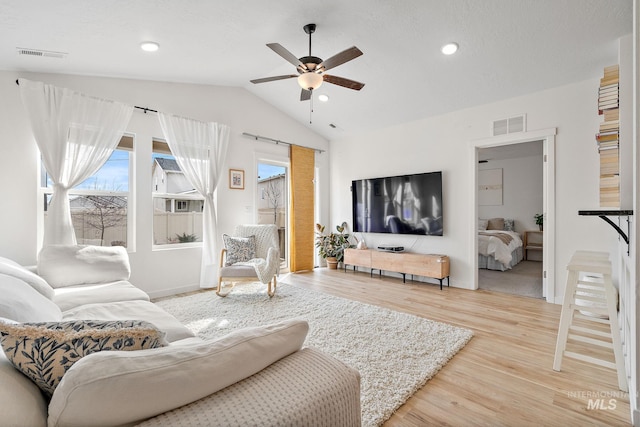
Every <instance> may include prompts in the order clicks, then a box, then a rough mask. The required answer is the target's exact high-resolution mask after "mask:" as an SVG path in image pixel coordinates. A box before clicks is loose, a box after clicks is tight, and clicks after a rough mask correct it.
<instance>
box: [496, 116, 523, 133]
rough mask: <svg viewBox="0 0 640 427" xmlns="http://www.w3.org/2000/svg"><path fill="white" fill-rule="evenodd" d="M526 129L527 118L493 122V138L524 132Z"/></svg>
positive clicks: (521, 117)
mask: <svg viewBox="0 0 640 427" xmlns="http://www.w3.org/2000/svg"><path fill="white" fill-rule="evenodd" d="M526 127H527V116H526V115H525V114H522V115H520V116H513V117H509V118H507V119H500V120H494V121H493V136H498V135H506V134H508V133H515V132H524V131H525V130H526Z"/></svg>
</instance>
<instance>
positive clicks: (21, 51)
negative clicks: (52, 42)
mask: <svg viewBox="0 0 640 427" xmlns="http://www.w3.org/2000/svg"><path fill="white" fill-rule="evenodd" d="M16 51H17V52H18V55H27V56H42V57H45V58H57V59H64V58H66V57H67V53H65V52H54V51H51V50H41V49H26V48H23V47H17V48H16Z"/></svg>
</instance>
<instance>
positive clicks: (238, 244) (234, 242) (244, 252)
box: [222, 234, 256, 267]
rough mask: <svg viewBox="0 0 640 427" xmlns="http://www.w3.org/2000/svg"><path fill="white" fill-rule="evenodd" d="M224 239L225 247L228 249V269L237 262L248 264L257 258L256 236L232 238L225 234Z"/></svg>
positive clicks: (226, 264) (226, 263)
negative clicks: (247, 262)
mask: <svg viewBox="0 0 640 427" xmlns="http://www.w3.org/2000/svg"><path fill="white" fill-rule="evenodd" d="M222 239H223V240H224V247H225V248H226V249H227V258H226V262H225V266H226V267H228V266H230V265H233V264H235V263H236V262H246V261H249V260H250V259H253V258H255V257H256V236H249V237H231V236H229V235H227V234H223V235H222Z"/></svg>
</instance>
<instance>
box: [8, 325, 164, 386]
mask: <svg viewBox="0 0 640 427" xmlns="http://www.w3.org/2000/svg"><path fill="white" fill-rule="evenodd" d="M164 335H165V334H164V332H161V331H159V330H157V329H156V328H155V327H154V326H153V325H152V324H150V323H148V322H143V321H138V320H124V321H106V322H105V321H91V320H88V321H87V320H84V321H77V320H76V321H68V322H51V323H22V324H9V323H4V322H0V345H1V346H2V349H3V350H4V353H5V355H6V356H7V359H9V361H10V362H11V363H12V364H13V366H15V367H16V368H17V369H18V370H19V371H20V372H22V373H23V374H25V375H26V376H27V377H29V378H30V379H31V380H32V381H33V382H34V383H36V385H37V386H38V387H40V389H41V390H42V391H44V392H45V393H46V394H48V395H49V396H50V395H52V394H53V392H54V390H55V389H56V387H57V386H58V384H59V383H60V381H61V380H62V376H63V375H64V374H65V373H66V372H67V370H68V369H69V368H71V366H72V365H73V364H74V363H76V362H77V361H78V360H80V359H81V358H82V357H84V356H87V355H89V354H91V353H95V352H99V351H109V350H142V349H147V348H156V347H162V346H165V345H167V342H166V341H165V339H164Z"/></svg>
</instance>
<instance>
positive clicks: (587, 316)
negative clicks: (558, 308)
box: [553, 251, 628, 391]
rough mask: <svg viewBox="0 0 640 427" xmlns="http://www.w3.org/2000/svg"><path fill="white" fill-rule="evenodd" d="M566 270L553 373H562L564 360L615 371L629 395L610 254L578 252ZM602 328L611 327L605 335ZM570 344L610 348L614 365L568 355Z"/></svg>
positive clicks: (576, 354) (590, 357) (594, 359)
mask: <svg viewBox="0 0 640 427" xmlns="http://www.w3.org/2000/svg"><path fill="white" fill-rule="evenodd" d="M567 270H568V275H567V287H566V289H565V293H564V302H563V304H562V312H561V315H560V326H559V328H558V340H557V341H556V354H555V358H554V360H553V370H554V371H560V366H561V365H562V357H563V356H566V357H571V358H573V359H577V360H581V361H583V362H588V363H593V364H595V365H599V366H604V367H607V368H611V369H615V370H616V371H617V373H618V387H619V388H620V390H623V391H628V385H627V377H626V374H625V368H624V360H623V356H622V345H621V342H620V328H619V326H618V310H617V300H618V297H617V292H616V289H615V287H614V286H613V283H612V282H611V262H610V261H609V254H608V253H606V252H590V251H577V252H576V253H574V254H573V257H571V261H569V264H568V265H567ZM576 321H577V322H576ZM575 323H578V324H575ZM602 325H608V326H609V328H608V331H606V332H605V331H604V330H603V329H604V328H603V327H602ZM567 340H572V341H576V342H579V343H581V344H588V345H594V346H599V347H605V348H611V349H612V350H613V354H614V357H615V363H612V362H609V361H607V360H603V359H599V358H596V357H593V356H588V355H586V354H581V353H578V352H575V351H567V350H566V348H567Z"/></svg>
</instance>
